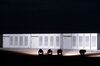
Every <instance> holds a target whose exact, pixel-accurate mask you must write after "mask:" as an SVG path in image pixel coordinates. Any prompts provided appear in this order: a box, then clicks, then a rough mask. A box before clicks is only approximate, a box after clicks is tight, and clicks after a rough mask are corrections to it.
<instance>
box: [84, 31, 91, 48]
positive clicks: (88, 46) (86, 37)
mask: <svg viewBox="0 0 100 66" xmlns="http://www.w3.org/2000/svg"><path fill="white" fill-rule="evenodd" d="M84 36H85V38H84V42H85V43H84V45H85V47H84V49H90V33H85V34H84Z"/></svg>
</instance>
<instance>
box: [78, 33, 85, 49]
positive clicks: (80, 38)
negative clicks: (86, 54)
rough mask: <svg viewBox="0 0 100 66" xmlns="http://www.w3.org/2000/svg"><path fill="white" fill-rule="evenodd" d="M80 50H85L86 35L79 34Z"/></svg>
mask: <svg viewBox="0 0 100 66" xmlns="http://www.w3.org/2000/svg"><path fill="white" fill-rule="evenodd" d="M77 45H78V48H77V49H83V48H84V34H83V33H79V34H78V44H77Z"/></svg>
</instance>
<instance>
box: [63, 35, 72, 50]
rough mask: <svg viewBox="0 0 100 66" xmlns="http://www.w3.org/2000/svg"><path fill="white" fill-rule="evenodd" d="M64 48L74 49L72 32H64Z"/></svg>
mask: <svg viewBox="0 0 100 66" xmlns="http://www.w3.org/2000/svg"><path fill="white" fill-rule="evenodd" d="M63 49H72V34H63Z"/></svg>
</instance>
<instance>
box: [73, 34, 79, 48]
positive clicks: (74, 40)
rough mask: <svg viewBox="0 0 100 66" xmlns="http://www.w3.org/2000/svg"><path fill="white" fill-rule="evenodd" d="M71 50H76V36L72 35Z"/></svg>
mask: <svg viewBox="0 0 100 66" xmlns="http://www.w3.org/2000/svg"><path fill="white" fill-rule="evenodd" d="M72 49H78V34H72Z"/></svg>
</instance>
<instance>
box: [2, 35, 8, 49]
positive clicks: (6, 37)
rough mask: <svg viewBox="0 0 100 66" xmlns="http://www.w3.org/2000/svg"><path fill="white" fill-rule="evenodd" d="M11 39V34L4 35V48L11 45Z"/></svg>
mask: <svg viewBox="0 0 100 66" xmlns="http://www.w3.org/2000/svg"><path fill="white" fill-rule="evenodd" d="M9 41H10V38H9V36H4V37H3V48H8V47H9V43H10V42H9Z"/></svg>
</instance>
